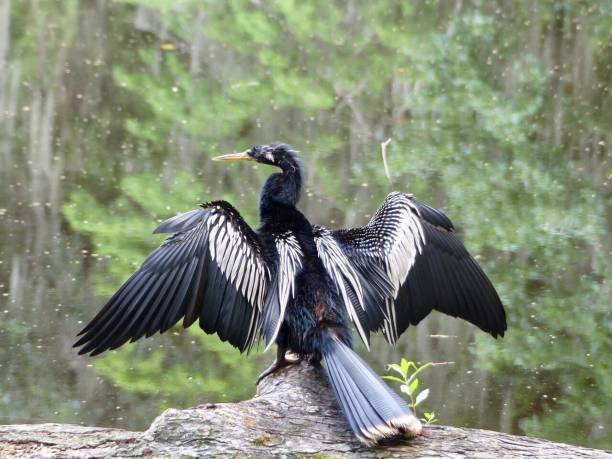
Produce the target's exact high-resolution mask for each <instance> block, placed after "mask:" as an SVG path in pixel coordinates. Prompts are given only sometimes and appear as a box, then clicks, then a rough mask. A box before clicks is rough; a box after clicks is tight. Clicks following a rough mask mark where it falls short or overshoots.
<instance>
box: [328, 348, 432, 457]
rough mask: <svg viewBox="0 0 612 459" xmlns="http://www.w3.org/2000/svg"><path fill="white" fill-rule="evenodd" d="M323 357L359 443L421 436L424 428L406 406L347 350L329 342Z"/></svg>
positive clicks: (336, 393)
mask: <svg viewBox="0 0 612 459" xmlns="http://www.w3.org/2000/svg"><path fill="white" fill-rule="evenodd" d="M323 356H324V358H325V367H326V370H327V374H328V376H329V380H330V382H331V386H332V388H333V390H334V393H335V395H336V399H337V400H338V404H339V405H340V408H341V409H342V412H343V413H344V415H345V416H346V419H347V421H348V423H349V426H350V427H351V429H352V430H353V432H355V435H356V436H357V438H359V440H361V441H362V442H363V443H365V444H367V445H372V444H375V443H377V442H378V441H379V440H382V439H384V438H390V437H396V436H400V435H406V436H408V437H414V436H416V435H419V434H420V433H421V431H422V429H423V427H422V425H421V423H420V422H419V420H418V419H417V418H416V416H415V415H414V414H413V413H412V411H411V410H410V408H409V407H408V405H407V404H406V402H405V401H404V400H403V399H402V398H401V397H399V396H398V395H397V394H396V393H395V392H393V391H392V390H391V389H390V388H389V387H388V386H387V385H386V384H385V383H384V382H383V381H382V380H381V379H380V377H378V375H376V373H374V371H373V370H372V369H371V368H370V367H368V365H367V364H366V363H365V362H364V361H363V360H362V359H361V358H360V357H359V356H358V355H357V354H356V353H355V352H354V351H353V350H352V349H351V348H350V347H348V346H347V345H345V344H343V343H342V342H340V340H338V339H337V338H332V339H331V342H330V345H329V346H327V349H326V350H325V351H324V352H323Z"/></svg>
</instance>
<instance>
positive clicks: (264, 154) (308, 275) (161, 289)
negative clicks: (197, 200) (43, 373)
mask: <svg viewBox="0 0 612 459" xmlns="http://www.w3.org/2000/svg"><path fill="white" fill-rule="evenodd" d="M220 159H226V160H228V159H250V160H255V161H258V162H260V163H265V164H270V165H273V166H277V167H279V168H280V169H281V172H280V173H276V174H273V175H272V176H270V177H269V178H268V180H267V181H266V183H265V185H264V187H263V189H262V193H261V196H260V205H259V207H260V220H261V226H260V227H259V228H258V229H257V231H253V230H251V229H250V228H249V227H248V225H247V224H246V223H245V222H244V221H243V220H242V218H241V217H240V215H239V213H238V212H237V211H236V210H235V209H234V208H233V207H232V206H231V205H230V204H228V203H226V202H224V201H216V202H211V203H207V204H203V205H202V206H201V208H200V209H197V210H194V211H191V212H187V213H185V214H181V215H178V216H176V217H173V218H171V219H169V220H166V221H165V222H163V223H162V224H161V225H160V226H159V227H158V228H157V230H156V232H162V233H171V235H170V236H169V237H168V238H167V239H166V240H165V241H164V243H163V244H162V245H161V247H160V248H159V249H157V250H156V251H154V252H153V253H152V254H151V255H150V256H149V257H148V258H147V259H146V260H145V262H144V263H143V266H142V267H141V268H140V269H139V270H138V271H137V272H136V273H134V274H133V275H132V277H130V279H128V280H127V281H126V282H125V283H124V285H123V286H122V287H121V288H120V289H119V291H118V292H117V293H116V294H115V295H114V296H113V297H112V298H111V299H110V300H109V302H108V303H107V304H106V305H105V306H104V308H103V309H102V310H101V311H100V313H99V314H98V315H97V316H96V317H95V318H94V319H93V320H92V321H91V322H90V324H88V325H87V327H85V329H84V330H83V331H82V332H81V335H83V336H82V337H81V339H80V340H79V341H78V342H77V343H76V345H77V346H83V347H82V349H81V350H80V353H91V354H92V355H95V354H99V353H101V352H103V351H105V350H107V349H114V348H116V347H118V346H120V345H122V344H124V343H125V342H126V341H128V340H132V341H134V340H136V339H139V338H140V337H142V336H150V335H151V334H153V333H155V332H157V331H161V332H163V331H165V330H167V329H168V328H170V327H171V326H172V325H174V324H175V323H176V322H177V321H178V320H179V319H180V318H184V321H183V325H184V326H185V327H187V326H189V325H191V324H192V323H193V322H194V321H196V320H199V325H200V327H201V328H202V329H203V330H204V331H206V332H207V333H217V334H218V335H219V337H220V338H221V339H222V340H227V341H229V342H230V343H231V344H232V345H234V346H236V347H238V348H239V349H240V350H241V351H245V350H248V349H250V348H251V346H252V345H253V344H254V343H255V342H257V341H258V340H259V339H260V338H261V339H262V340H263V341H264V342H265V344H266V349H267V348H269V347H270V346H271V345H272V344H274V343H276V344H277V346H278V353H277V359H276V362H275V364H274V365H273V366H272V367H270V368H269V369H268V370H267V371H266V372H265V373H264V375H262V376H265V375H266V374H269V373H270V372H272V371H275V370H276V369H277V368H279V367H281V366H283V365H286V364H289V363H291V362H290V361H289V360H288V359H287V358H286V352H287V351H290V353H292V354H293V355H297V357H298V358H299V359H306V358H308V359H310V360H311V361H312V362H313V363H315V364H318V363H319V362H320V361H321V360H323V362H324V365H325V369H326V372H327V374H328V377H329V380H330V383H331V385H332V388H333V389H334V392H335V393H336V396H337V399H338V403H339V405H340V407H341V408H342V410H343V412H344V413H345V415H346V418H347V421H348V423H349V425H350V427H351V428H352V429H353V431H354V432H355V434H356V435H357V437H358V438H359V439H360V440H362V441H364V442H365V443H368V444H371V443H375V442H377V441H378V440H380V439H382V438H385V437H390V436H395V435H398V434H402V433H403V434H407V435H409V436H414V435H417V434H418V433H419V432H420V430H421V425H420V423H419V421H418V420H417V419H416V417H415V416H414V415H413V414H412V412H411V410H410V409H409V408H408V406H407V405H406V402H405V401H403V400H402V399H401V398H400V397H398V396H397V395H396V394H395V393H394V392H393V391H391V390H390V389H389V388H388V387H387V386H386V385H385V384H384V383H383V382H382V381H381V380H380V378H378V376H376V374H375V373H374V372H373V371H372V370H371V369H370V368H369V367H368V366H367V365H366V364H365V363H364V362H363V361H362V360H361V359H360V357H359V356H357V354H356V353H355V352H354V351H352V344H351V329H350V326H351V324H353V325H354V326H355V328H356V330H357V333H358V335H359V336H360V337H361V339H362V340H363V341H364V343H365V344H366V346H368V345H369V336H370V333H371V332H377V331H382V332H383V333H384V334H385V337H386V338H387V340H388V341H389V342H391V343H394V342H395V341H396V340H397V339H398V337H399V335H400V334H401V333H402V332H403V331H404V330H405V329H406V328H407V327H408V326H409V325H410V324H413V325H416V324H417V323H418V322H419V321H420V320H422V319H423V318H424V317H425V316H426V315H427V314H428V313H429V312H430V311H431V310H432V309H438V310H440V311H442V312H445V313H447V314H450V315H453V316H459V317H462V318H464V319H467V320H469V321H470V322H472V323H475V324H476V325H478V326H479V327H480V328H482V329H483V330H485V331H487V332H489V333H491V334H492V335H493V336H494V337H495V336H497V335H502V336H503V333H504V331H505V329H506V321H505V313H504V310H503V307H502V305H501V302H500V301H499V298H498V296H497V294H496V292H495V290H494V288H493V287H492V285H491V283H490V282H489V280H488V279H487V277H486V276H485V275H484V273H483V272H482V270H481V269H480V267H479V266H478V265H477V263H476V262H475V261H474V259H473V258H472V257H471V256H470V255H469V254H468V253H467V251H466V250H465V248H464V247H463V246H462V245H461V243H460V242H459V241H458V239H457V238H456V237H455V236H454V235H453V232H452V229H453V228H452V223H451V222H450V220H449V219H448V218H447V217H446V216H445V215H444V214H443V213H442V212H440V211H438V210H436V209H433V208H431V207H429V206H427V205H426V204H423V203H421V202H419V201H416V200H415V199H414V198H413V197H412V196H410V195H406V194H403V193H391V194H390V195H389V196H388V197H387V199H386V200H385V202H384V203H383V205H382V206H381V207H380V209H379V210H378V212H377V213H376V214H375V215H374V217H373V218H372V220H371V221H370V223H369V224H368V225H367V226H365V227H362V228H355V229H351V230H337V231H331V230H328V229H326V228H324V227H320V226H316V225H312V224H311V223H310V222H309V221H308V219H307V218H306V217H305V216H304V215H303V214H302V213H301V212H300V211H299V210H298V209H297V208H296V204H297V202H298V200H299V197H300V193H301V187H302V169H301V165H300V163H299V161H298V159H297V156H296V154H295V152H293V151H292V150H291V149H290V148H289V147H287V146H286V145H282V144H281V145H269V146H257V147H253V148H251V149H250V150H248V151H247V152H245V153H241V154H234V155H226V156H223V157H220Z"/></svg>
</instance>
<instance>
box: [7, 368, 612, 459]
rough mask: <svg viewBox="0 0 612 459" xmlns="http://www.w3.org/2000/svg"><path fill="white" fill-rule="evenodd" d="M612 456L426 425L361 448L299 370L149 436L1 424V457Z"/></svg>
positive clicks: (308, 374)
mask: <svg viewBox="0 0 612 459" xmlns="http://www.w3.org/2000/svg"><path fill="white" fill-rule="evenodd" d="M203 456H214V457H224V456H225V457H228V456H229V457H236V456H239V457H270V456H285V457H310V456H315V457H318V458H322V457H352V456H358V457H414V458H437V457H444V458H457V459H458V458H468V457H478V458H496V459H497V458H500V457H504V458H518V457H530V458H572V459H577V458H604V457H605V458H612V454H611V453H610V452H606V451H598V450H593V449H588V448H581V447H576V446H571V445H566V444H562V443H554V442H550V441H545V440H539V439H536V438H527V437H519V436H514V435H507V434H502V433H498V432H491V431H486V430H476V429H463V428H457V427H447V426H427V427H426V430H425V435H424V436H422V437H418V438H416V439H413V440H405V439H403V440H399V441H395V442H391V443H389V444H386V445H383V446H378V447H376V448H367V447H365V446H363V445H362V444H360V443H359V442H358V441H357V440H356V439H355V438H354V437H353V434H352V433H351V432H350V430H349V429H348V427H347V425H346V423H345V421H344V418H343V417H342V415H341V413H340V412H339V411H338V408H337V407H336V402H335V400H334V396H333V394H332V392H331V389H330V388H329V386H328V384H327V381H326V379H325V377H324V376H323V375H322V374H321V373H320V371H319V370H317V369H314V368H312V367H311V366H309V365H308V364H305V363H304V364H299V365H294V366H292V367H289V368H287V369H284V370H282V371H279V372H277V373H276V374H274V375H271V376H269V377H268V378H266V379H264V380H263V381H262V382H261V384H260V385H259V387H258V390H257V396H256V397H255V398H253V399H251V400H247V401H244V402H240V403H222V404H206V405H201V406H198V407H195V408H190V409H186V410H176V409H169V410H166V411H165V412H164V413H162V415H161V416H159V417H158V418H157V419H155V421H154V422H153V424H152V425H151V427H150V428H149V429H148V430H147V431H145V432H130V431H125V430H119V429H108V428H101V427H82V426H75V425H66V424H35V425H5V426H0V457H3V458H5V457H20V458H23V457H36V458H39V457H57V458H59V457H61V458H65V457H79V458H85V457H87V458H93V457H100V458H102V457H104V458H106V457H173V458H174V457H203Z"/></svg>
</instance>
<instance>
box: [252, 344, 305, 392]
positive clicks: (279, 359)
mask: <svg viewBox="0 0 612 459" xmlns="http://www.w3.org/2000/svg"><path fill="white" fill-rule="evenodd" d="M299 361H300V357H299V356H298V355H297V354H296V353H295V352H292V351H287V348H286V347H285V346H281V345H278V346H277V348H276V360H274V363H273V364H272V365H270V366H269V367H268V368H267V369H266V370H265V371H264V372H263V373H262V374H260V375H259V378H257V382H256V383H255V384H256V385H259V383H260V382H261V380H262V379H264V378H265V377H266V376H269V375H271V374H272V373H274V372H275V371H278V370H280V369H281V368H284V367H286V366H288V365H293V364H296V363H298V362H299Z"/></svg>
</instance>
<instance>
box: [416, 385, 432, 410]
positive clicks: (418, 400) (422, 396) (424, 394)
mask: <svg viewBox="0 0 612 459" xmlns="http://www.w3.org/2000/svg"><path fill="white" fill-rule="evenodd" d="M428 396H429V389H425V390H424V391H423V392H421V393H420V394H419V395H417V397H416V400H415V401H414V406H417V405H418V404H419V403H421V402H422V401H424V400H425V399H426V398H427V397H428Z"/></svg>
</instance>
